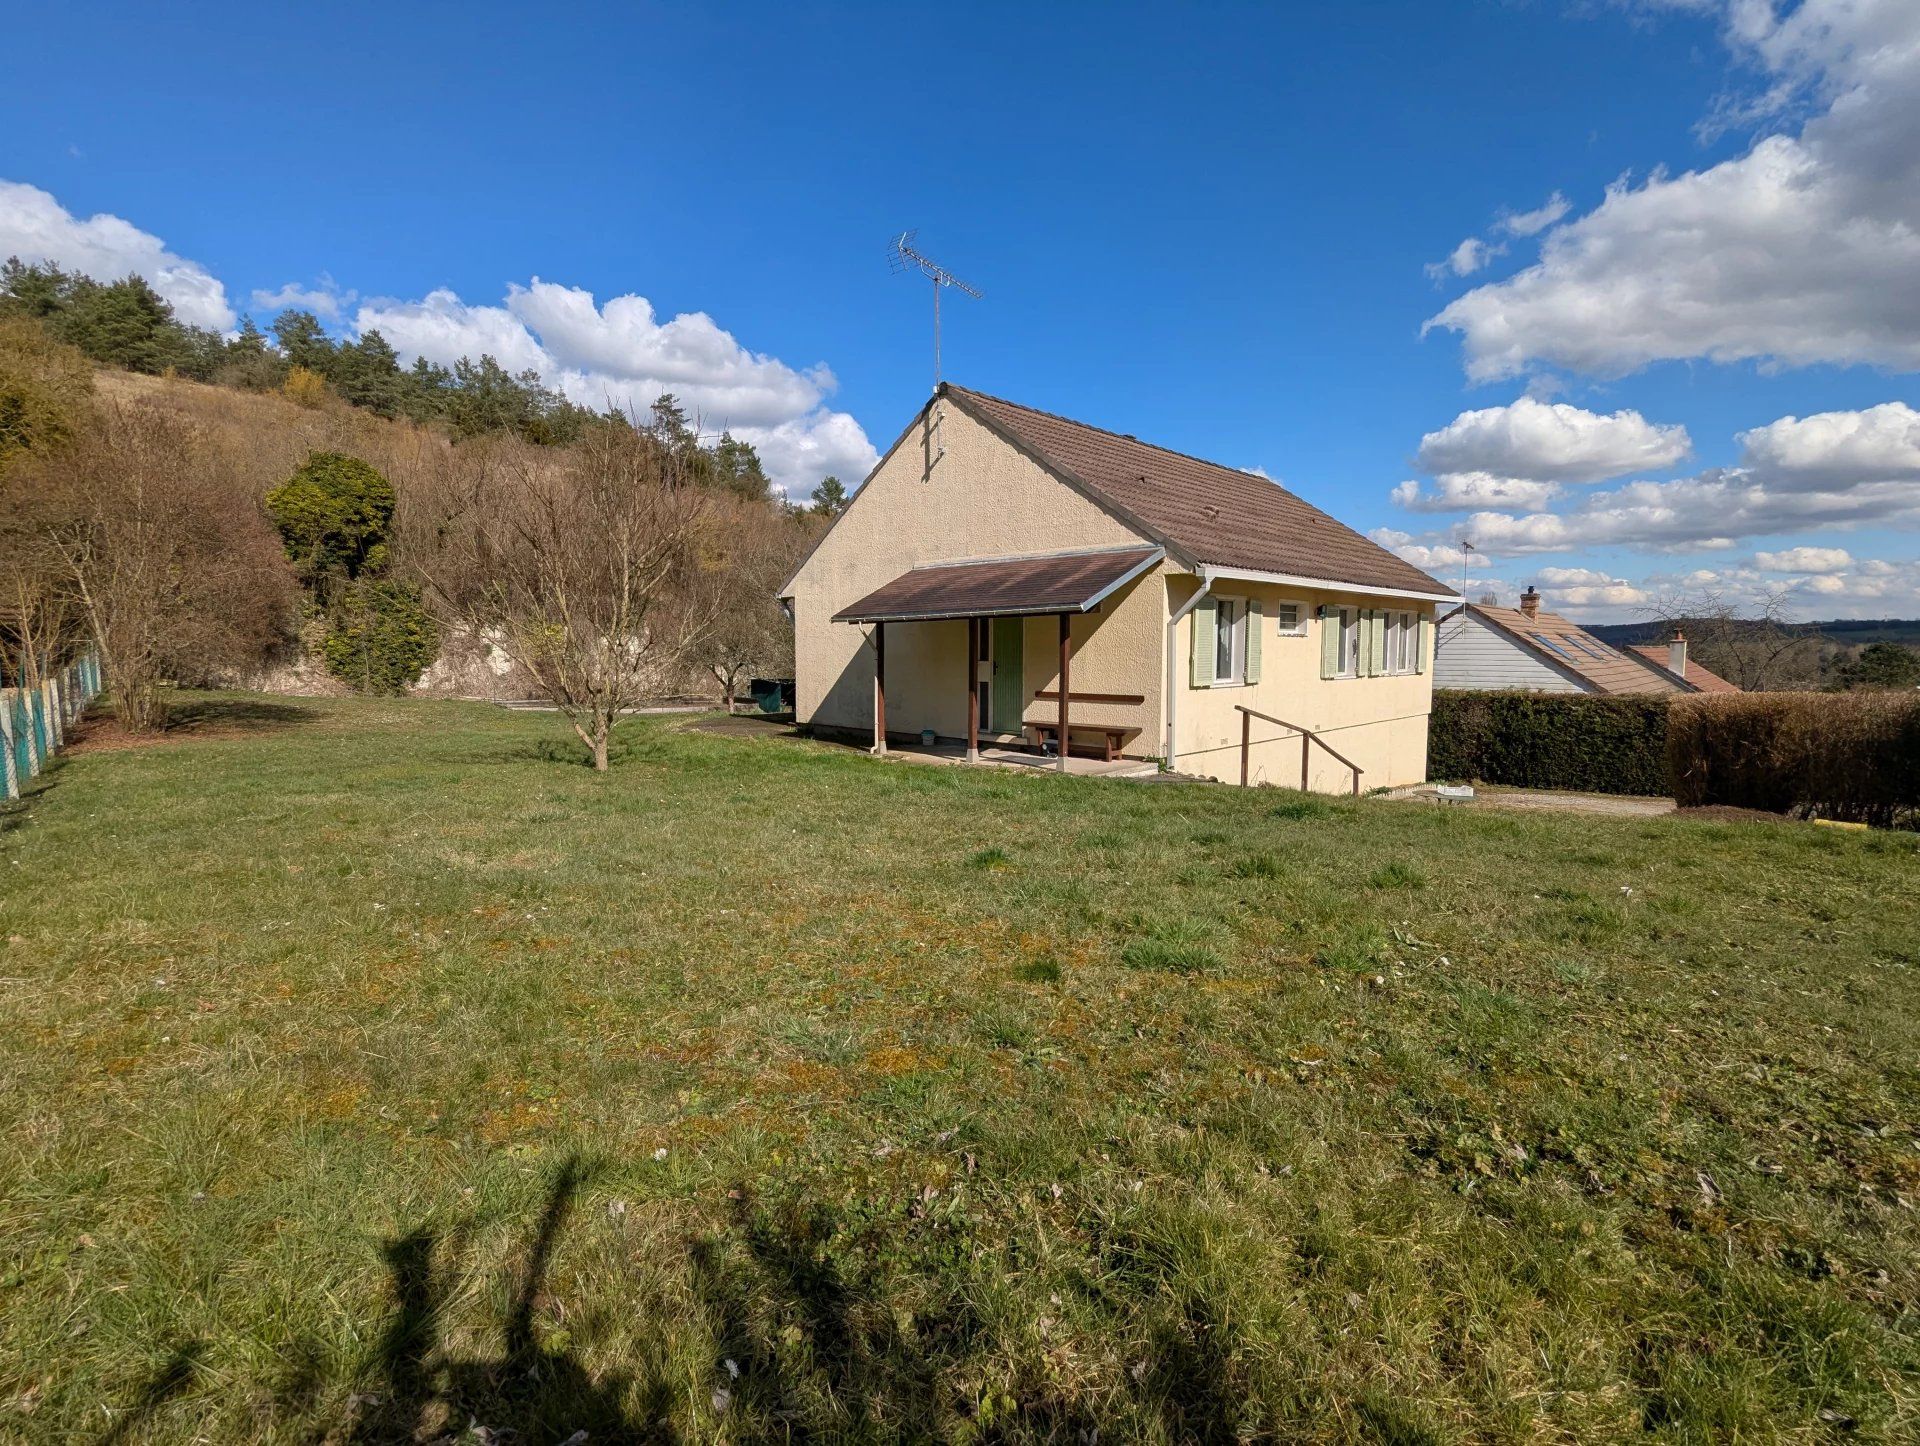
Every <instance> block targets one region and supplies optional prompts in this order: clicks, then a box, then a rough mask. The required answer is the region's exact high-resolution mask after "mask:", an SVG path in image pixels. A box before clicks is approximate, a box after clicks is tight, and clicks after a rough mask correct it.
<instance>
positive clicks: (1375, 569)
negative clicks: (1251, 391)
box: [941, 383, 1453, 595]
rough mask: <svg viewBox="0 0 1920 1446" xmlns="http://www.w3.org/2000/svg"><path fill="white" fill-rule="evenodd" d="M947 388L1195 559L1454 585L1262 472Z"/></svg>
mask: <svg viewBox="0 0 1920 1446" xmlns="http://www.w3.org/2000/svg"><path fill="white" fill-rule="evenodd" d="M941 390H942V392H943V393H944V394H945V395H947V396H949V397H951V398H953V400H954V401H955V402H957V403H958V404H959V405H960V406H961V408H962V409H963V410H965V411H966V412H967V413H968V414H969V415H971V416H973V417H975V418H977V419H978V420H979V421H981V422H983V423H985V424H986V425H987V426H988V427H989V428H990V429H991V430H994V431H996V432H999V433H1000V434H1001V435H1002V436H1004V437H1006V438H1008V439H1009V440H1011V441H1012V442H1013V443H1014V444H1015V445H1017V446H1019V447H1021V448H1022V449H1023V450H1025V451H1027V452H1029V453H1031V454H1033V455H1034V456H1035V457H1036V458H1037V459H1038V460H1039V461H1040V462H1041V464H1042V465H1043V466H1046V467H1047V468H1048V469H1049V470H1051V471H1053V472H1055V473H1058V474H1060V475H1061V476H1063V477H1064V478H1065V479H1066V480H1067V481H1069V482H1072V483H1075V484H1077V485H1078V486H1079V487H1080V488H1081V489H1082V490H1084V491H1086V492H1088V493H1090V494H1092V495H1093V497H1094V498H1095V500H1096V501H1099V502H1102V503H1104V504H1105V505H1107V506H1108V507H1110V508H1111V509H1112V510H1114V511H1115V512H1117V513H1119V514H1120V515H1121V516H1122V517H1123V518H1124V519H1125V520H1127V521H1128V522H1129V523H1131V524H1132V525H1134V526H1137V527H1139V528H1140V529H1141V530H1142V531H1143V532H1145V533H1146V534H1147V535H1148V536H1151V537H1154V538H1156V539H1157V540H1160V541H1163V542H1165V543H1166V544H1167V545H1168V546H1169V547H1171V548H1173V549H1174V550H1175V551H1176V552H1177V553H1181V554H1185V555H1186V556H1187V557H1190V558H1192V559H1193V560H1194V561H1196V562H1199V563H1211V564H1213V565H1215V566H1218V567H1226V568H1242V569H1245V570H1247V571H1251V572H1278V573H1287V574H1290V575H1293V576H1297V577H1309V578H1316V579H1325V580H1327V581H1330V582H1347V583H1354V584H1356V585H1358V586H1362V587H1377V588H1387V589H1392V590H1397V591H1402V592H1415V593H1428V594H1444V595H1451V594H1452V592H1453V589H1452V588H1450V587H1448V586H1447V585H1446V584H1444V583H1441V582H1437V581H1435V580H1434V579H1433V578H1431V577H1429V576H1428V575H1427V574H1426V573H1424V572H1422V571H1421V570H1420V569H1419V568H1417V567H1415V566H1414V565H1413V564H1412V563H1410V562H1406V561H1404V560H1402V559H1401V558H1398V557H1396V556H1394V554H1393V553H1391V552H1388V551H1387V550H1386V549H1385V548H1384V547H1381V546H1380V545H1379V544H1378V543H1376V542H1372V541H1370V540H1369V539H1367V538H1365V537H1362V536H1361V535H1360V534H1359V533H1357V532H1355V531H1354V530H1353V529H1352V528H1351V527H1348V526H1347V525H1346V524H1345V523H1343V522H1338V521H1336V520H1334V519H1333V518H1332V517H1329V516H1328V515H1327V514H1326V513H1324V512H1322V511H1321V510H1320V509H1319V508H1317V507H1314V506H1312V505H1311V504H1309V503H1306V502H1303V501H1301V500H1300V499H1299V498H1298V497H1296V496H1294V495H1293V494H1292V493H1291V492H1289V491H1287V490H1286V489H1285V488H1284V487H1281V486H1278V485H1277V484H1275V483H1273V482H1269V481H1268V480H1267V479H1266V478H1264V477H1258V476H1255V475H1254V474H1253V473H1251V472H1242V471H1239V470H1237V469H1235V468H1232V467H1223V466H1221V465H1220V464H1219V463H1217V462H1206V461H1202V460H1201V459H1200V458H1198V457H1189V456H1187V455H1186V454H1184V453H1181V452H1170V451H1168V450H1167V449H1166V448H1164V447H1155V446H1152V445H1150V444H1149V443H1146V442H1142V441H1139V440H1137V439H1136V438H1133V437H1128V436H1123V435H1121V434H1120V433H1118V432H1107V431H1102V430H1101V429H1100V428H1098V427H1090V426H1088V425H1087V424H1086V423H1084V422H1074V421H1069V420H1068V419H1067V418H1065V417H1057V416H1055V415H1053V414H1052V413H1051V412H1040V411H1035V410H1034V409H1033V408H1032V407H1023V406H1020V405H1018V404H1016V403H1014V402H1009V401H1004V400H1002V399H1001V398H999V397H990V396H988V395H986V394H985V393H984V392H976V391H970V390H968V389H967V388H965V387H957V386H954V385H952V384H951V383H947V384H944V385H943V386H942V388H941Z"/></svg>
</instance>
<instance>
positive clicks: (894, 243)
mask: <svg viewBox="0 0 1920 1446" xmlns="http://www.w3.org/2000/svg"><path fill="white" fill-rule="evenodd" d="M919 234H920V233H919V232H918V231H917V230H915V231H902V232H901V233H900V234H899V235H898V236H896V237H894V238H893V240H891V241H889V242H888V243H887V269H888V270H889V271H891V272H893V273H894V274H895V275H896V276H897V275H900V274H901V273H902V272H907V271H918V272H919V273H920V274H921V275H922V276H925V277H926V278H927V279H928V280H930V281H932V282H933V384H934V386H935V387H938V386H939V385H940V288H941V287H943V286H951V287H954V288H955V289H956V290H959V291H961V292H964V293H965V294H966V295H968V296H971V297H972V298H973V299H974V300H975V301H978V300H980V292H979V291H978V290H976V289H975V288H974V287H971V286H969V285H967V283H966V282H964V281H962V280H961V279H960V278H959V277H957V276H955V275H954V274H953V273H952V272H951V271H949V270H947V268H946V267H944V266H942V265H941V264H940V263H939V262H937V261H935V260H934V259H933V258H932V257H931V256H925V255H922V254H921V253H920V252H919V251H916V250H915V249H914V245H913V238H914V237H915V236H917V235H919Z"/></svg>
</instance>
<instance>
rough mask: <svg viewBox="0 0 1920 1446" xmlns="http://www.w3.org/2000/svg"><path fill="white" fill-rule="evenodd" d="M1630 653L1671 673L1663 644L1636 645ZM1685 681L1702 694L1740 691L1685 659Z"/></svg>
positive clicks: (1665, 647)
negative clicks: (1634, 653)
mask: <svg viewBox="0 0 1920 1446" xmlns="http://www.w3.org/2000/svg"><path fill="white" fill-rule="evenodd" d="M1632 651H1633V652H1636V653H1638V654H1639V655H1640V656H1641V657H1643V658H1645V659H1647V660H1648V661H1649V662H1651V663H1652V664H1653V665H1654V666H1655V667H1657V668H1666V669H1667V671H1668V672H1669V673H1671V672H1672V671H1673V670H1672V669H1671V668H1667V645H1666V644H1665V643H1636V644H1634V646H1633V648H1632ZM1687 681H1688V682H1689V683H1691V684H1693V686H1694V687H1696V688H1698V689H1699V690H1700V691H1701V692H1702V693H1738V692H1739V691H1740V689H1739V688H1736V687H1735V686H1734V685H1733V684H1732V683H1729V682H1728V681H1727V680H1726V679H1725V678H1723V677H1721V676H1720V675H1719V674H1718V673H1710V672H1708V671H1707V670H1706V669H1705V668H1703V667H1701V666H1700V665H1699V664H1698V663H1696V662H1694V660H1693V659H1692V658H1688V659H1687Z"/></svg>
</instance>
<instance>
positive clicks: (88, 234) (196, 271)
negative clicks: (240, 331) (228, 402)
mask: <svg viewBox="0 0 1920 1446" xmlns="http://www.w3.org/2000/svg"><path fill="white" fill-rule="evenodd" d="M9 256H18V257H19V258H20V259H21V260H22V261H26V262H31V263H35V264H39V265H45V264H46V263H48V262H52V263H53V264H54V265H56V266H58V267H60V268H61V269H62V270H65V271H77V272H81V273H83V274H85V275H87V276H91V277H93V278H94V279H95V280H96V281H118V280H120V279H121V278H122V277H125V276H139V277H143V278H145V280H146V282H147V284H148V285H149V286H151V287H152V288H153V289H154V290H155V291H157V292H159V293H160V295H161V296H163V297H165V298H166V299H167V301H168V302H170V303H171V304H172V306H173V312H174V315H175V316H177V317H179V318H180V320H182V321H184V322H186V323H188V324H189V325H190V326H204V327H209V328H211V329H213V330H215V331H226V330H229V329H230V328H231V327H232V326H233V324H234V322H235V320H236V319H237V318H236V317H235V316H234V313H233V308H232V307H231V306H230V305H228V304H227V289H226V287H224V286H222V285H221V284H220V282H219V280H218V279H217V278H216V277H215V276H214V275H213V274H212V273H211V272H210V271H208V270H207V268H206V267H204V266H202V265H201V264H200V263H199V262H197V261H189V260H187V259H186V258H185V257H184V256H176V255H175V254H174V253H173V252H171V251H169V250H168V249H167V247H166V245H165V243H164V242H162V241H161V240H160V238H159V237H158V236H154V235H152V234H150V233H148V232H146V231H142V230H141V229H140V228H139V227H138V226H135V225H133V224H132V223H131V222H129V221H123V220H121V219H120V217H118V216H110V215H107V214H105V213H102V214H100V215H98V216H89V217H87V218H86V219H85V220H82V219H81V218H80V217H78V216H75V215H74V214H73V213H72V212H70V211H68V210H67V208H66V207H65V206H62V205H61V204H60V203H59V202H58V201H56V200H55V199H54V198H53V197H52V196H50V195H49V194H48V193H47V192H45V191H43V190H41V189H40V188H39V187H38V186H29V185H27V184H25V183H24V182H21V181H0V260H3V259H5V258H6V257H9Z"/></svg>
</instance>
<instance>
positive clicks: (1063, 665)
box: [1059, 613, 1073, 773]
mask: <svg viewBox="0 0 1920 1446" xmlns="http://www.w3.org/2000/svg"><path fill="white" fill-rule="evenodd" d="M1072 664H1073V614H1072V613H1061V614H1060V760H1059V768H1060V771H1061V772H1062V773H1065V772H1066V771H1067V750H1068V748H1069V747H1070V746H1071V745H1070V744H1069V742H1068V739H1069V738H1071V737H1072V735H1071V734H1070V733H1069V732H1068V731H1067V730H1068V718H1067V704H1068V702H1069V701H1071V699H1072V697H1073V682H1072V679H1070V678H1069V677H1068V676H1067V675H1068V671H1069V669H1070V668H1071V667H1072Z"/></svg>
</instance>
